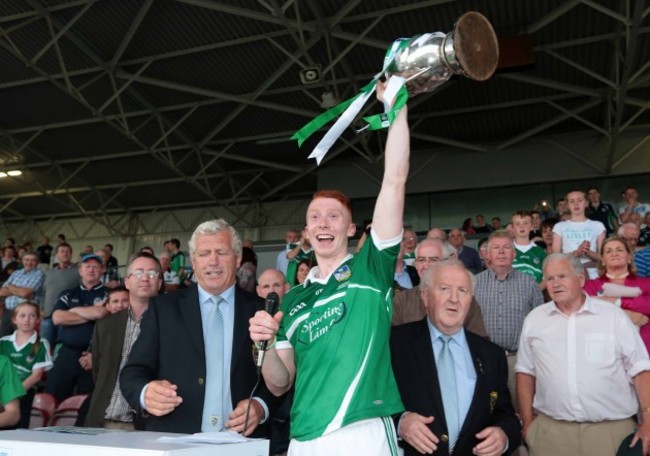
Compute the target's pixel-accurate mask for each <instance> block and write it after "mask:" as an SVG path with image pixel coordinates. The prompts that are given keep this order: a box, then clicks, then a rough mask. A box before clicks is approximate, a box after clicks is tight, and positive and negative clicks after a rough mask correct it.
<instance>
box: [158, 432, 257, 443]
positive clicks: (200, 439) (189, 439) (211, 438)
mask: <svg viewBox="0 0 650 456" xmlns="http://www.w3.org/2000/svg"><path fill="white" fill-rule="evenodd" d="M158 440H159V441H161V442H169V443H210V444H213V445H223V444H226V443H243V442H248V441H250V440H255V439H248V438H246V437H244V436H242V435H240V434H237V433H236V432H233V431H224V432H199V433H197V434H192V435H179V436H174V437H172V436H167V435H166V436H163V437H160V438H159V439H158Z"/></svg>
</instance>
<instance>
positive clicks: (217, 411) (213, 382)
mask: <svg viewBox="0 0 650 456" xmlns="http://www.w3.org/2000/svg"><path fill="white" fill-rule="evenodd" d="M210 301H211V302H212V303H213V306H212V309H210V314H209V317H208V320H209V322H210V324H209V325H208V331H205V334H204V335H203V339H204V341H205V399H204V402H203V417H202V420H201V431H202V432H217V431H221V429H222V428H223V424H224V421H225V419H226V417H225V416H224V407H223V345H224V342H223V333H224V329H223V315H221V310H219V305H220V304H221V303H223V298H222V297H221V296H213V297H212V298H211V299H210Z"/></svg>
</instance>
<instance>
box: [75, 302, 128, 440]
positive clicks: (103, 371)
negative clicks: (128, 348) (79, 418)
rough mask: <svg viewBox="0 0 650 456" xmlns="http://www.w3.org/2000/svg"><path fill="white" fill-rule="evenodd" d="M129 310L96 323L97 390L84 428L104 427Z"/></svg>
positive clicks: (95, 374) (94, 355)
mask: <svg viewBox="0 0 650 456" xmlns="http://www.w3.org/2000/svg"><path fill="white" fill-rule="evenodd" d="M128 315H129V312H128V311H122V312H118V313H116V314H112V315H108V316H107V317H106V318H102V319H101V320H99V321H97V323H95V330H94V332H93V341H92V354H93V379H94V380H95V389H94V390H93V393H92V397H91V399H90V408H89V409H88V415H87V416H86V421H85V425H86V426H89V427H101V425H102V423H103V421H104V416H105V415H106V409H107V408H108V404H109V403H110V401H111V394H113V389H114V388H115V383H116V382H117V374H118V373H119V370H120V361H121V359H122V348H123V347H124V336H125V334H126V322H127V320H128Z"/></svg>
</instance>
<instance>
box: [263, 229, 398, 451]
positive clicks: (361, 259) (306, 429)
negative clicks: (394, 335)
mask: <svg viewBox="0 0 650 456" xmlns="http://www.w3.org/2000/svg"><path fill="white" fill-rule="evenodd" d="M398 250H399V245H395V246H392V247H389V248H386V249H383V250H378V249H377V247H376V246H375V245H374V242H373V241H372V240H370V239H369V240H368V241H367V242H366V243H365V244H364V245H363V248H362V249H361V251H360V252H359V253H358V254H357V255H356V256H354V257H352V256H348V258H346V260H344V261H343V263H342V264H341V265H340V266H339V267H338V268H336V269H335V270H334V271H333V272H332V274H331V275H330V276H329V277H328V278H327V279H325V283H322V282H321V281H317V280H311V275H312V274H311V273H310V278H308V279H307V281H306V282H305V284H303V285H298V286H295V287H294V288H292V289H291V290H290V291H289V293H287V295H285V297H284V299H283V303H282V311H283V312H284V317H283V319H282V322H281V324H280V330H279V331H278V334H277V341H278V342H277V345H276V348H277V349H278V350H282V349H283V348H293V350H294V362H295V365H296V382H295V397H294V401H293V407H292V409H291V437H292V438H295V439H297V440H299V441H305V440H311V439H314V438H316V437H320V436H322V435H324V434H327V433H330V432H333V431H335V430H337V429H339V428H341V427H343V426H345V425H348V424H350V423H353V422H355V421H360V420H365V419H369V418H376V417H382V416H388V415H393V414H395V413H399V412H401V411H403V410H404V407H403V405H402V401H401V399H400V395H399V392H398V390H397V384H396V382H395V378H394V376H393V370H392V368H391V362H390V350H389V348H388V342H389V337H390V321H391V318H392V295H393V290H392V284H393V274H394V272H395V259H396V258H397V252H398ZM312 272H313V271H312Z"/></svg>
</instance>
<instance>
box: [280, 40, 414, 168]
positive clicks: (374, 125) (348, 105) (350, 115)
mask: <svg viewBox="0 0 650 456" xmlns="http://www.w3.org/2000/svg"><path fill="white" fill-rule="evenodd" d="M410 41H411V40H410V39H409V38H400V39H397V40H395V41H394V42H393V44H392V45H391V48H390V49H389V50H388V51H387V52H386V56H385V57H384V67H383V68H382V70H381V71H380V72H379V73H377V74H376V75H375V76H374V77H373V79H372V81H370V83H368V84H367V85H366V86H364V87H363V88H362V89H361V90H360V91H359V93H358V94H356V95H355V96H354V97H352V98H349V99H347V100H345V101H343V102H342V103H340V104H338V105H337V106H335V107H333V108H332V109H330V110H328V111H325V112H324V113H323V114H321V115H319V116H318V117H316V118H314V119H313V120H312V121H311V122H309V123H308V124H307V125H305V126H304V127H302V128H301V129H300V130H298V131H297V132H296V133H294V135H293V136H292V137H291V139H295V140H297V141H298V147H300V146H302V144H303V143H304V142H305V141H306V140H307V138H309V137H310V136H311V135H312V134H314V133H315V132H316V131H318V130H320V129H321V128H322V127H323V126H325V125H326V124H327V123H329V122H330V121H331V120H333V119H334V118H336V117H339V116H340V117H339V119H338V120H337V121H336V122H335V123H334V125H333V126H332V128H330V130H329V131H328V132H327V133H326V134H325V136H324V137H323V138H322V139H321V140H320V142H319V143H318V144H317V145H316V147H315V148H314V150H313V151H312V152H311V154H310V155H309V158H315V159H316V163H317V164H319V165H320V163H321V161H322V160H323V158H324V157H325V155H326V154H327V152H328V151H329V150H330V148H331V147H332V145H333V144H334V143H335V142H336V140H337V139H338V138H339V137H340V136H341V135H342V134H343V132H344V131H345V129H346V128H348V127H349V126H350V124H351V123H352V121H354V119H355V117H356V116H357V115H358V114H359V112H360V111H361V108H363V106H364V105H365V103H366V101H368V98H370V97H371V96H372V94H373V93H374V92H375V89H376V88H377V80H378V79H379V78H380V77H381V76H383V75H384V74H386V71H387V70H388V69H389V67H390V66H391V65H392V64H393V62H394V60H395V57H396V55H397V52H398V51H399V50H401V49H404V48H406V47H408V44H409V42H410ZM405 82H406V80H405V79H404V78H401V77H398V76H393V77H391V78H390V80H389V83H388V87H387V88H386V93H385V95H384V98H385V99H386V100H392V99H393V97H394V96H395V95H397V96H396V100H395V103H394V105H393V107H392V108H391V107H389V106H387V105H386V103H384V113H383V114H377V115H374V116H368V117H364V118H363V119H364V120H365V121H366V122H368V125H367V126H366V127H364V128H362V129H360V130H358V132H360V131H363V130H365V129H369V130H377V129H381V128H388V127H389V126H390V124H391V122H392V121H393V120H394V119H395V117H396V116H397V114H398V113H399V110H400V109H401V108H402V107H403V106H404V105H405V104H406V100H407V99H408V93H407V91H406V88H404V84H405Z"/></svg>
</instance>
